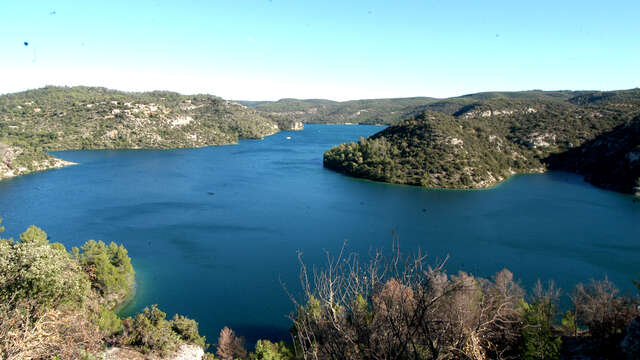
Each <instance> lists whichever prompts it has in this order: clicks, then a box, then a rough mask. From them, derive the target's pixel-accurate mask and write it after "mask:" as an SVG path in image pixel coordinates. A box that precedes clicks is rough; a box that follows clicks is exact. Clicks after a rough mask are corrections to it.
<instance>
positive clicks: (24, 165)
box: [0, 86, 293, 179]
mask: <svg viewBox="0 0 640 360" xmlns="http://www.w3.org/2000/svg"><path fill="white" fill-rule="evenodd" d="M292 125H293V124H292V123H290V122H288V121H287V120H286V119H283V118H281V117H268V116H263V115H260V114H258V113H257V112H256V111H254V110H251V109H248V108H246V107H245V106H243V105H240V104H237V103H234V102H230V101H226V100H223V99H221V98H218V97H215V96H211V95H189V96H187V95H180V94H177V93H172V92H167V91H154V92H145V93H127V92H121V91H114V90H108V89H104V88H95V87H54V86H48V87H44V88H41V89H36V90H30V91H25V92H21V93H15V94H7V95H2V96H0V179H1V178H2V177H3V176H15V175H21V174H24V173H28V172H31V171H35V170H42V169H46V168H50V167H55V166H54V164H55V161H54V159H53V158H51V157H50V156H49V155H47V152H48V151H55V150H71V149H125V148H127V149H137V148H179V147H200V146H208V145H222V144H231V143H235V142H237V141H238V139H239V138H263V137H264V136H267V135H271V134H273V133H275V132H277V131H278V130H280V129H289V128H290V127H291V126H292ZM60 165H64V164H60Z"/></svg>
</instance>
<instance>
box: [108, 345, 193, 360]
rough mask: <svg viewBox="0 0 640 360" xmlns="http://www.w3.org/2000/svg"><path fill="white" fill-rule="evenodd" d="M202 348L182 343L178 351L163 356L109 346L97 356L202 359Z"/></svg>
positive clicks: (133, 359) (138, 359)
mask: <svg viewBox="0 0 640 360" xmlns="http://www.w3.org/2000/svg"><path fill="white" fill-rule="evenodd" d="M203 357H204V350H203V349H202V348H201V347H199V346H197V345H191V344H182V345H181V346H180V348H179V349H178V351H177V352H176V353H174V354H171V355H169V356H167V357H165V358H160V357H158V356H154V355H149V354H147V355H145V354H142V353H140V352H138V351H135V350H132V349H125V348H117V347H113V348H109V349H107V350H106V351H105V352H104V353H102V354H101V355H100V356H99V359H101V360H202V358H203Z"/></svg>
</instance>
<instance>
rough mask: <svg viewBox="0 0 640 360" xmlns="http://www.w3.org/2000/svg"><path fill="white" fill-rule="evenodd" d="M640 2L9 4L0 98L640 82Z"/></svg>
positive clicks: (392, 93)
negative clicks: (57, 90) (94, 90)
mask: <svg viewBox="0 0 640 360" xmlns="http://www.w3.org/2000/svg"><path fill="white" fill-rule="evenodd" d="M639 15H640V1H638V0H628V1H620V0H610V1H573V0H563V1H559V0H553V1H547V0H537V1H528V0H508V1H491V0H484V1H479V0H469V1H462V0H422V1H418V0H416V1H413V0H411V1H409V0H406V1H403V0H395V1H389V0H386V1H383V0H373V1H359V0H343V1H333V0H325V1H312V0H291V1H289V0H260V1H258V0H255V1H249V0H227V1H218V0H209V1H204V0H203V1H189V0H183V1H159V0H155V1H151V0H135V1H132V0H128V1H114V0H111V1H51V0H48V1H28V0H22V1H11V0H2V1H0V93H10V92H17V91H22V90H26V89H32V88H37V87H42V86H45V85H65V86H73V85H87V86H104V87H107V88H112V89H118V90H125V91H147V90H171V91H176V92H180V93H183V94H194V93H208V94H213V95H217V96H220V97H223V98H226V99H234V100H277V99H280V98H325V99H333V100H351V99H364V98H389V97H409V96H431V97H450V96H458V95H463V94H469V93H475V92H481V91H498V90H500V91H515V90H530V89H543V90H587V89H588V90H613V89H628V88H635V87H639V86H640V21H638V16H639Z"/></svg>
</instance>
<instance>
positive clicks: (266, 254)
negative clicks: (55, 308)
mask: <svg viewBox="0 0 640 360" xmlns="http://www.w3.org/2000/svg"><path fill="white" fill-rule="evenodd" d="M380 129H381V127H376V126H348V125H306V127H305V129H304V130H303V131H299V132H281V133H278V134H276V135H273V136H270V137H268V138H265V139H264V140H241V141H240V143H239V144H238V145H231V146H221V147H207V148H200V149H175V150H118V151H107V150H100V151H65V152H58V153H55V154H54V155H56V156H58V157H60V158H63V159H65V160H70V161H74V162H77V163H78V165H76V166H71V167H68V168H64V169H59V170H51V171H45V172H40V173H35V174H31V175H27V176H22V177H18V178H14V179H9V180H5V181H1V182H0V217H2V218H4V225H5V227H6V229H7V231H6V232H5V233H4V234H3V235H7V236H14V237H17V235H18V234H19V233H20V232H22V231H24V230H25V229H26V228H27V227H28V226H29V225H31V224H36V225H37V226H39V227H41V228H43V229H44V230H45V231H46V232H47V233H48V234H49V235H50V238H51V240H52V241H57V242H61V243H63V244H65V245H66V246H67V247H71V246H78V245H81V244H82V243H83V242H85V241H86V240H88V239H99V240H103V241H106V242H111V241H115V242H117V243H122V244H124V245H125V247H126V248H127V249H128V250H129V254H130V256H131V257H132V259H133V263H134V267H135V269H136V271H137V274H136V277H137V293H136V296H135V298H134V299H133V301H132V302H131V303H130V304H129V305H128V306H126V307H125V308H124V309H122V314H123V315H127V314H132V313H134V312H136V311H140V310H141V309H142V308H143V307H144V306H147V305H150V304H158V305H159V306H160V308H161V309H163V310H164V311H166V312H167V313H168V314H169V315H170V316H171V315H172V314H174V313H181V314H185V315H187V316H190V317H193V318H195V319H197V321H198V322H199V323H200V328H201V332H202V333H203V334H204V335H206V336H207V338H208V339H209V342H215V340H216V338H217V333H218V332H219V330H220V328H221V327H222V326H225V325H227V326H230V327H232V328H233V329H235V330H236V331H237V332H239V333H240V334H241V335H244V336H245V337H247V339H248V340H249V341H250V342H251V341H254V340H255V339H257V338H272V339H285V340H286V339H287V338H288V335H287V330H288V327H289V326H290V322H289V320H288V319H287V318H286V315H288V314H289V313H290V312H291V310H292V309H293V305H292V303H291V301H290V299H289V298H288V296H287V293H286V292H285V291H284V289H283V284H285V285H286V286H287V288H289V289H290V290H291V291H292V292H294V293H295V292H296V289H297V284H298V280H297V274H298V268H299V266H298V258H297V254H298V252H301V253H302V257H303V259H304V261H305V262H306V263H307V264H309V265H322V264H323V262H324V261H325V250H326V251H328V252H330V253H332V254H336V253H337V252H338V251H339V250H340V248H341V247H342V245H343V244H345V242H346V249H347V251H354V252H359V253H361V254H363V256H364V257H366V255H367V254H370V253H371V252H373V251H375V250H376V249H386V251H388V250H389V249H390V247H391V244H392V242H393V241H394V240H396V241H398V243H399V244H400V247H401V249H402V250H403V251H404V252H412V251H416V250H418V249H422V251H423V252H426V253H427V254H428V256H429V257H428V259H429V261H431V262H437V261H439V260H442V259H445V258H446V257H447V256H449V260H448V262H447V269H448V270H449V272H452V273H453V272H457V271H458V270H464V271H468V272H471V273H473V274H474V275H479V276H491V275H492V274H494V273H495V272H497V271H500V270H501V269H503V268H505V267H506V268H508V269H510V270H511V271H512V272H513V273H514V274H515V276H516V278H517V279H520V280H521V281H522V284H523V285H524V286H526V287H530V286H532V285H533V283H534V282H535V281H536V280H537V279H538V278H540V279H541V280H543V281H546V280H551V279H553V280H555V281H556V283H557V284H558V285H559V286H560V287H561V288H563V289H564V292H565V293H567V292H569V291H570V290H571V288H572V287H573V286H574V285H575V284H576V283H578V282H586V281H588V280H589V279H591V278H597V279H600V278H603V277H604V276H608V277H609V279H611V280H613V281H614V282H615V283H616V284H617V285H618V286H619V287H620V288H621V289H623V290H624V291H632V289H633V285H632V282H631V280H632V279H634V278H636V277H637V275H638V273H639V272H640V203H638V202H634V201H633V200H634V198H633V197H632V196H629V195H624V194H618V193H615V192H610V191H605V190H602V189H598V188H596V187H593V186H591V185H589V184H587V183H585V182H584V181H583V180H582V178H581V177H580V176H577V175H574V174H569V173H562V172H549V173H545V174H536V175H520V176H515V177H513V178H511V179H510V180H508V181H506V182H505V183H503V184H500V185H499V186H497V187H494V188H492V189H488V190H477V191H452V190H433V189H423V188H417V187H410V186H399V185H390V184H382V183H375V182H371V181H366V180H361V179H354V178H350V177H347V176H344V175H341V174H338V173H335V172H332V171H330V170H326V169H324V168H323V167H322V154H323V152H324V151H326V150H327V149H329V148H330V147H331V146H334V145H336V144H339V143H342V142H345V141H355V140H358V138H359V137H361V136H362V137H366V136H369V135H371V134H373V133H375V132H377V131H379V130H380Z"/></svg>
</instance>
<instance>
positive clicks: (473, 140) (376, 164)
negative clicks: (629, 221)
mask: <svg viewBox="0 0 640 360" xmlns="http://www.w3.org/2000/svg"><path fill="white" fill-rule="evenodd" d="M639 129H640V90H628V91H615V92H604V93H600V92H579V93H570V92H559V93H545V92H525V93H487V94H475V95H472V96H466V97H460V98H453V99H447V100H442V101H439V102H436V103H432V104H429V105H425V106H423V107H421V108H418V109H416V110H415V111H414V113H413V114H411V115H409V116H408V117H407V118H405V119H404V120H403V121H402V122H400V123H398V124H396V125H392V126H390V127H389V128H387V129H385V130H383V131H381V132H379V133H377V134H375V135H373V136H371V137H370V138H368V139H361V140H360V141H359V142H352V143H347V144H342V145H339V146H336V147H334V148H333V149H331V150H329V151H327V152H326V153H325V155H324V165H325V166H326V167H328V168H330V169H334V170H337V171H340V172H343V173H346V174H349V175H352V176H356V177H362V178H367V179H372V180H377V181H385V182H392V183H400V184H410V185H419V186H427V187H438V188H463V189H469V188H484V187H488V186H492V185H495V184H496V183H499V182H500V181H502V180H504V179H506V178H508V177H509V176H510V175H512V174H515V173H531V172H541V171H545V170H546V169H547V168H554V169H561V170H568V171H574V172H577V173H580V174H583V175H585V177H586V179H587V180H588V181H591V182H592V183H594V184H596V185H598V186H601V187H605V188H610V189H614V190H617V191H622V192H627V193H640V136H638V134H639V131H640V130H639Z"/></svg>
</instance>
